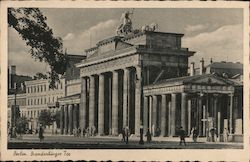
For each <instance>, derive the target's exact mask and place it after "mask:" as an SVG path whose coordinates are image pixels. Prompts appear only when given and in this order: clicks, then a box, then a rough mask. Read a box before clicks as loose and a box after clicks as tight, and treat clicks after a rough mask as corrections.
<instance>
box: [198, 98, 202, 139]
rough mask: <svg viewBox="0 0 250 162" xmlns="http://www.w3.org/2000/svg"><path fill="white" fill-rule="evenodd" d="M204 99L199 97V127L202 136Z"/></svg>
mask: <svg viewBox="0 0 250 162" xmlns="http://www.w3.org/2000/svg"><path fill="white" fill-rule="evenodd" d="M202 109H203V108H202V99H201V98H198V129H199V136H202V121H201V119H202Z"/></svg>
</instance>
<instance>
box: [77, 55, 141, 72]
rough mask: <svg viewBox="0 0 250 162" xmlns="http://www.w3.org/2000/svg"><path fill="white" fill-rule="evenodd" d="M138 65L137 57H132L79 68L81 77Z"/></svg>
mask: <svg viewBox="0 0 250 162" xmlns="http://www.w3.org/2000/svg"><path fill="white" fill-rule="evenodd" d="M137 65H139V55H132V56H127V57H123V58H118V59H114V60H109V61H107V62H102V63H98V64H95V65H90V66H87V67H83V68H81V77H83V76H88V75H93V74H99V73H104V72H109V71H114V70H118V69H124V68H126V67H131V66H137Z"/></svg>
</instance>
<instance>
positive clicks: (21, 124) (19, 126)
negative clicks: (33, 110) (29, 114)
mask: <svg viewBox="0 0 250 162" xmlns="http://www.w3.org/2000/svg"><path fill="white" fill-rule="evenodd" d="M27 125H28V120H27V118H26V117H24V116H23V117H19V118H17V121H16V133H17V134H19V135H20V136H21V135H22V134H24V133H25V132H26V128H27Z"/></svg>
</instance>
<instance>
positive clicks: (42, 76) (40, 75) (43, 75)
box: [34, 73, 48, 79]
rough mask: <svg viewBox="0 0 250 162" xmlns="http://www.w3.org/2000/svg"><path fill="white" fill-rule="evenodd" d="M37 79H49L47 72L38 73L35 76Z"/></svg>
mask: <svg viewBox="0 0 250 162" xmlns="http://www.w3.org/2000/svg"><path fill="white" fill-rule="evenodd" d="M34 78H35V79H48V77H47V75H46V74H43V73H36V75H35V76H34Z"/></svg>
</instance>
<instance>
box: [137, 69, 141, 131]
mask: <svg viewBox="0 0 250 162" xmlns="http://www.w3.org/2000/svg"><path fill="white" fill-rule="evenodd" d="M135 79H136V84H135V134H137V135H139V134H140V125H141V124H142V123H141V102H142V101H141V100H142V96H141V95H142V94H141V93H142V92H141V88H142V85H141V79H142V78H141V67H139V66H137V67H136V78H135Z"/></svg>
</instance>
